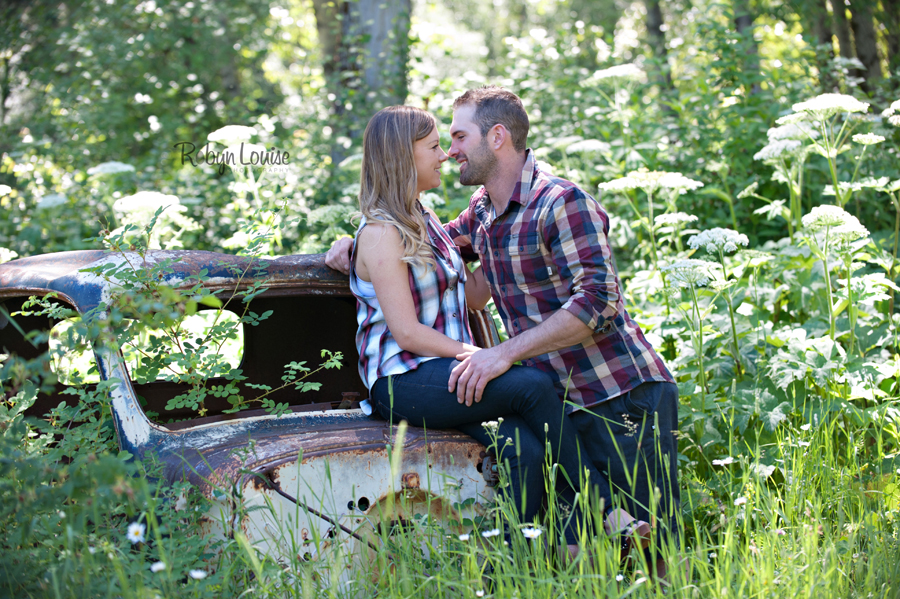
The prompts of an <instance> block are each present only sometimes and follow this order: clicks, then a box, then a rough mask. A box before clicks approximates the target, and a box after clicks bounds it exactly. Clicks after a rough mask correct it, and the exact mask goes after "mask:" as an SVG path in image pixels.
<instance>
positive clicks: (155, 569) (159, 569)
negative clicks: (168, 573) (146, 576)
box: [150, 562, 166, 573]
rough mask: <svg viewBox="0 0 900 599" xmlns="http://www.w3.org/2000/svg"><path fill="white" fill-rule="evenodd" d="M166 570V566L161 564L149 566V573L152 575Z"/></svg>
mask: <svg viewBox="0 0 900 599" xmlns="http://www.w3.org/2000/svg"><path fill="white" fill-rule="evenodd" d="M165 569H166V565H165V564H164V563H163V562H156V563H155V564H153V565H151V566H150V571H151V572H153V573H156V572H162V571H163V570H165Z"/></svg>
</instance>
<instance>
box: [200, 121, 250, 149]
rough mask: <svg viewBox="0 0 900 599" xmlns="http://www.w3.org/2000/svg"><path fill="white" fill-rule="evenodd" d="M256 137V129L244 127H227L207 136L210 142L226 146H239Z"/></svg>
mask: <svg viewBox="0 0 900 599" xmlns="http://www.w3.org/2000/svg"><path fill="white" fill-rule="evenodd" d="M254 135H256V129H254V128H253V127H245V126H243V125H227V126H225V127H222V128H221V129H217V130H215V131H213V132H212V133H210V134H209V135H207V136H206V139H208V140H209V141H217V142H220V143H222V144H225V145H232V144H239V143H241V142H246V141H250V138H251V137H253V136H254Z"/></svg>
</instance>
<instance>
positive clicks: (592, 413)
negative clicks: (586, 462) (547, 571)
mask: <svg viewBox="0 0 900 599" xmlns="http://www.w3.org/2000/svg"><path fill="white" fill-rule="evenodd" d="M569 418H570V419H571V421H572V423H573V424H574V425H575V427H576V428H577V429H578V434H579V436H580V437H581V442H582V443H583V444H584V448H585V450H586V451H587V455H588V458H590V460H592V461H593V463H594V464H596V465H597V466H598V467H600V469H601V471H602V472H603V474H604V475H607V478H608V480H609V484H610V486H611V487H612V491H613V493H614V494H615V496H616V498H615V500H616V501H617V505H619V506H621V507H622V508H624V509H626V510H627V511H628V512H629V513H630V514H631V515H632V516H634V517H635V518H638V519H640V520H646V521H647V522H655V523H656V530H657V537H658V540H659V541H660V542H662V541H663V540H665V539H666V538H667V537H668V538H671V539H675V538H677V526H676V524H677V519H676V512H677V511H678V509H679V505H680V500H681V494H680V492H679V489H678V442H677V440H676V438H675V431H677V430H678V386H677V385H675V384H674V383H658V382H646V383H642V384H640V385H638V386H637V387H635V388H634V389H632V390H631V391H630V392H628V393H625V394H624V395H620V396H618V397H614V398H613V399H610V400H608V401H606V402H603V403H601V404H598V405H595V406H592V407H590V408H586V409H583V410H579V411H577V412H575V413H573V414H572V415H571V416H570V417H569ZM560 495H561V496H562V498H563V499H564V500H566V501H569V502H571V500H572V499H573V498H574V492H573V491H572V490H571V489H566V488H563V489H560ZM575 513H576V516H577V518H576V519H574V520H573V522H575V521H577V520H580V519H581V513H580V511H579V510H577V509H576V510H575ZM573 527H574V526H573ZM566 538H567V539H577V535H575V534H574V531H573V530H566ZM570 542H572V541H571V540H570Z"/></svg>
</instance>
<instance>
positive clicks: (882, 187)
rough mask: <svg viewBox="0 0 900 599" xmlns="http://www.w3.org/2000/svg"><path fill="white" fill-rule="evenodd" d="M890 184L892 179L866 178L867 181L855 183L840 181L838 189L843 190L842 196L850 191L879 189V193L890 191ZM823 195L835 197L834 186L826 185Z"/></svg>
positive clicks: (862, 180)
mask: <svg viewBox="0 0 900 599" xmlns="http://www.w3.org/2000/svg"><path fill="white" fill-rule="evenodd" d="M890 182H891V178H890V177H878V178H877V179H876V178H874V177H866V178H865V179H861V180H859V181H854V182H853V183H848V182H846V181H838V189H840V190H841V194H845V193H847V192H848V191H860V190H861V189H877V190H879V191H888V189H887V188H888V185H889V184H890ZM822 195H826V196H833V195H834V185H826V186H825V189H824V190H823V191H822Z"/></svg>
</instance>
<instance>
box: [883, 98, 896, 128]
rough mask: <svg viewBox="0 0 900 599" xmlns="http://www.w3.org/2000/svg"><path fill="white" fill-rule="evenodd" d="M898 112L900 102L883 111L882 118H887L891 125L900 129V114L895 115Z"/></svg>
mask: <svg viewBox="0 0 900 599" xmlns="http://www.w3.org/2000/svg"><path fill="white" fill-rule="evenodd" d="M897 111H900V100H897V101H895V102H894V103H892V104H891V105H890V106H889V107H888V108H885V109H884V110H883V111H881V116H883V117H884V118H886V119H887V120H888V122H889V123H890V124H891V125H893V126H895V127H900V114H895V113H896V112H897Z"/></svg>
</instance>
